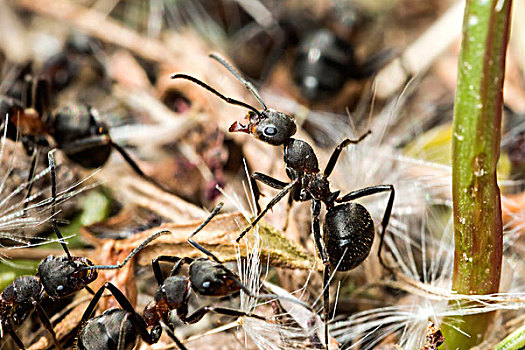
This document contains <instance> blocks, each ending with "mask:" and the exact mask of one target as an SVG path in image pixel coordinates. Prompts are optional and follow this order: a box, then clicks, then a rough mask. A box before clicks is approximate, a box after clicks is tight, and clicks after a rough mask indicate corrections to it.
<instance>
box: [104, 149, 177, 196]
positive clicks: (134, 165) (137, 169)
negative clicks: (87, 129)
mask: <svg viewBox="0 0 525 350" xmlns="http://www.w3.org/2000/svg"><path fill="white" fill-rule="evenodd" d="M110 143H111V147H113V148H114V149H116V150H117V152H118V153H120V155H121V156H122V158H124V160H125V161H126V163H128V165H129V166H130V167H131V168H132V169H133V171H134V172H135V173H136V174H137V175H139V176H140V177H142V178H143V179H145V180H146V181H148V182H150V183H152V184H153V185H155V186H157V187H158V188H160V189H161V190H163V191H164V192H168V193H172V192H171V191H170V190H169V189H167V188H166V187H164V186H163V185H161V184H160V183H158V182H157V181H156V180H155V179H153V178H152V177H150V176H149V175H146V174H145V173H144V171H142V169H141V168H140V167H139V166H138V164H137V163H136V162H135V161H134V160H133V158H131V156H130V155H129V153H128V152H127V151H126V150H125V149H124V148H122V147H120V146H119V145H118V144H116V143H115V142H113V141H111V142H110Z"/></svg>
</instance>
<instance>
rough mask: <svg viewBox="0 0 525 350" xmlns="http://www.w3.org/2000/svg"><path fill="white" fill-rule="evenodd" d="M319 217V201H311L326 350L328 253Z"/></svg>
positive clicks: (328, 288)
mask: <svg viewBox="0 0 525 350" xmlns="http://www.w3.org/2000/svg"><path fill="white" fill-rule="evenodd" d="M320 215H321V201H319V200H317V199H314V200H312V234H313V236H314V242H315V245H316V247H317V251H318V252H319V255H320V256H321V260H322V261H323V264H324V276H323V307H324V340H325V346H326V347H327V349H328V321H329V317H330V283H329V282H330V262H329V260H328V253H327V252H326V248H325V246H324V244H323V242H322V237H321V226H320V224H319V216H320Z"/></svg>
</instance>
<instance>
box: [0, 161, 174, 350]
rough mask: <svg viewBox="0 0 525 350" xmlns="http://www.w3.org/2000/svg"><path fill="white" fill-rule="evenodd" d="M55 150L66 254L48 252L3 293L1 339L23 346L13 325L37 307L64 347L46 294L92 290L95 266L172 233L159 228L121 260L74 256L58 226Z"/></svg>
mask: <svg viewBox="0 0 525 350" xmlns="http://www.w3.org/2000/svg"><path fill="white" fill-rule="evenodd" d="M53 152H54V151H51V152H49V154H48V159H49V166H50V173H51V195H52V198H51V199H52V202H51V223H52V225H53V229H54V231H55V234H56V235H57V237H58V239H59V241H60V244H61V246H62V248H63V250H64V252H65V253H66V255H65V256H53V255H50V256H48V257H47V258H45V259H44V260H43V261H42V262H41V263H40V264H39V265H38V273H37V274H36V276H21V277H18V278H17V279H16V280H15V281H14V282H13V283H12V284H11V285H9V286H7V287H6V288H5V289H4V291H3V292H2V293H1V294H0V330H1V335H2V339H3V338H4V334H8V335H10V336H11V337H12V338H13V340H14V341H15V343H16V345H17V346H18V347H19V348H21V349H24V348H25V347H24V344H23V342H22V341H21V340H20V338H19V337H18V335H17V334H16V332H15V327H14V326H19V325H21V324H22V323H23V322H24V321H25V320H26V319H27V318H28V317H29V315H30V314H31V313H32V312H33V311H34V310H35V309H36V311H37V313H38V316H39V318H40V320H41V321H42V323H43V325H44V327H45V328H46V329H47V330H48V331H49V332H50V333H51V335H52V337H53V340H54V342H55V345H56V347H57V348H59V349H61V347H60V343H59V342H58V340H57V338H56V334H55V332H54V330H53V326H52V325H51V322H50V321H49V318H48V317H47V315H46V313H45V311H44V310H43V309H42V307H41V305H40V304H41V302H42V300H43V298H44V297H46V296H48V297H50V298H51V299H55V300H58V299H63V298H66V297H68V296H70V295H72V294H74V293H76V292H78V291H80V290H82V289H84V288H86V289H87V290H88V291H89V292H91V293H93V292H92V291H91V289H90V288H89V287H88V285H89V284H90V283H91V282H93V281H94V280H96V279H97V277H98V273H97V271H96V270H100V269H118V268H121V267H122V266H124V265H125V264H126V263H127V262H128V261H129V260H130V259H131V258H132V257H133V256H134V255H135V254H137V253H138V252H139V251H140V250H141V249H142V248H143V247H144V246H146V245H147V244H148V243H150V242H151V241H153V240H154V239H156V238H157V237H159V236H160V235H163V234H167V233H169V231H159V232H157V233H155V234H153V235H152V236H150V237H148V238H147V239H146V240H145V241H144V242H143V243H142V244H140V245H139V246H138V247H137V248H135V249H134V250H133V251H132V252H131V253H130V254H129V255H128V256H127V257H126V259H124V261H123V262H122V263H121V264H117V265H102V266H97V265H94V264H93V263H92V262H91V261H90V260H89V259H87V258H84V257H76V256H72V255H71V254H70V252H69V249H68V248H67V245H66V243H65V241H64V237H63V235H62V233H61V232H60V229H59V228H58V225H57V221H56V217H55V212H56V209H55V204H56V198H57V190H56V171H55V161H54V157H53Z"/></svg>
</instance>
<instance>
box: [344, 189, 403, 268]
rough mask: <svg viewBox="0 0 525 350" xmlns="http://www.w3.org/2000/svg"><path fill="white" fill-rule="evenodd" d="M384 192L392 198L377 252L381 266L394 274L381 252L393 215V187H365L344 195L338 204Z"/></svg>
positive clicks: (388, 204)
mask: <svg viewBox="0 0 525 350" xmlns="http://www.w3.org/2000/svg"><path fill="white" fill-rule="evenodd" d="M382 192H390V196H389V197H388V203H387V205H386V208H385V213H384V214H383V219H382V220H381V235H380V241H379V248H378V250H377V257H378V258H379V263H380V264H381V266H383V267H384V268H385V269H386V270H387V271H388V272H390V273H392V274H393V273H394V270H393V269H392V267H390V266H388V265H387V264H386V263H385V262H384V261H383V258H382V257H381V250H382V249H383V243H384V240H385V232H386V227H387V226H388V223H389V221H390V215H391V214H392V208H393V206H394V197H395V195H396V190H395V189H394V186H393V185H377V186H371V187H365V188H361V189H359V190H356V191H352V192H350V193H348V194H347V195H344V196H343V197H341V198H338V199H336V202H337V203H344V202H349V201H351V200H354V199H357V198H361V197H367V196H370V195H373V194H376V193H382Z"/></svg>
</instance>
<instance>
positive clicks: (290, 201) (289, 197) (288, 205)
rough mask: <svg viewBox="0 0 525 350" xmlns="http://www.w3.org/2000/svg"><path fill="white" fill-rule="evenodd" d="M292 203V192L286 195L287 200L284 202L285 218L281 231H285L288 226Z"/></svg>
mask: <svg viewBox="0 0 525 350" xmlns="http://www.w3.org/2000/svg"><path fill="white" fill-rule="evenodd" d="M292 204H293V193H291V194H290V196H288V202H287V203H286V220H285V222H284V227H283V232H286V229H287V228H288V222H289V221H290V211H291V210H292Z"/></svg>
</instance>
